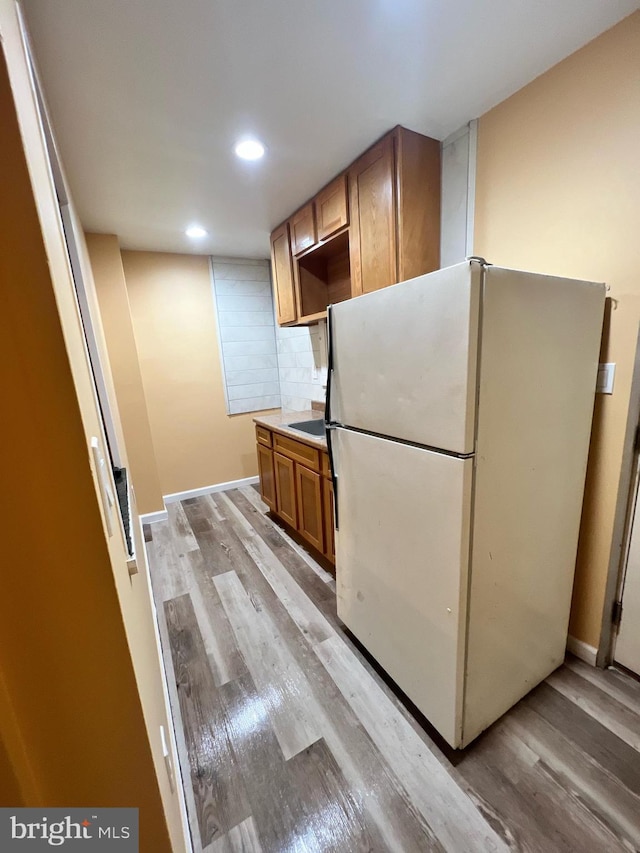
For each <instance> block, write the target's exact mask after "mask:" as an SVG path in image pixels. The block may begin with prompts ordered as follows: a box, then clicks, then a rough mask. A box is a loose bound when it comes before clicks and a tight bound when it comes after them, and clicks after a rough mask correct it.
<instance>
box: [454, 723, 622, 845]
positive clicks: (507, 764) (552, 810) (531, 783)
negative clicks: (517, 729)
mask: <svg viewBox="0 0 640 853" xmlns="http://www.w3.org/2000/svg"><path fill="white" fill-rule="evenodd" d="M458 770H459V771H460V772H461V773H462V774H463V775H464V777H465V778H466V779H467V780H468V781H469V782H470V783H471V784H472V786H473V788H474V790H475V791H477V792H479V793H480V794H481V795H482V796H483V798H484V799H485V801H487V802H489V803H490V804H491V806H492V808H493V809H494V810H495V812H496V813H497V814H498V815H500V817H501V819H502V820H508V821H509V823H510V826H511V827H512V830H513V833H514V837H515V838H514V840H515V848H516V849H517V850H522V851H526V853H550V851H558V853H576V851H581V853H601V851H604V850H607V851H610V853H614V851H618V853H621V851H623V850H625V849H626V848H625V847H624V846H622V845H621V843H620V841H619V839H618V838H617V837H616V836H615V835H614V834H613V833H612V832H610V831H609V830H608V829H607V828H606V827H605V826H603V825H602V824H601V823H600V822H599V821H598V820H597V818H595V817H594V816H593V815H592V814H590V813H589V812H588V811H587V810H586V809H584V807H583V805H582V803H581V802H580V800H579V799H578V798H576V797H575V796H573V794H572V793H571V792H570V791H567V790H566V789H564V788H563V787H562V785H561V784H560V782H559V781H558V780H557V779H556V778H554V776H553V774H551V773H549V772H548V769H547V768H546V767H545V766H544V764H543V763H542V762H541V761H540V759H539V756H538V755H537V754H536V753H535V752H534V751H533V750H531V749H530V748H529V747H528V746H527V744H525V743H524V742H522V741H521V740H520V739H519V738H517V737H515V736H514V734H513V732H512V731H510V730H509V729H508V727H506V726H505V725H504V721H500V722H498V723H497V724H496V725H494V726H493V727H492V728H491V729H490V730H489V731H487V732H486V733H485V734H484V735H483V736H482V737H481V738H479V739H478V740H477V741H476V742H475V743H474V744H473V745H472V746H471V747H470V748H469V749H468V750H466V752H465V754H464V756H463V758H462V761H461V762H460V764H459V765H458Z"/></svg>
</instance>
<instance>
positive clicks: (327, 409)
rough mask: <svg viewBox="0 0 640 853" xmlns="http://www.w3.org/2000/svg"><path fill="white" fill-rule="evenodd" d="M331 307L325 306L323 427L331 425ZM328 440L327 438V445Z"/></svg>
mask: <svg viewBox="0 0 640 853" xmlns="http://www.w3.org/2000/svg"><path fill="white" fill-rule="evenodd" d="M332 310H333V305H328V306H327V393H326V396H325V401H324V425H325V428H326V429H327V430H328V428H329V424H330V423H331V380H332V379H333V335H332V334H331V326H332ZM328 443H329V438H328V437H327V444H328Z"/></svg>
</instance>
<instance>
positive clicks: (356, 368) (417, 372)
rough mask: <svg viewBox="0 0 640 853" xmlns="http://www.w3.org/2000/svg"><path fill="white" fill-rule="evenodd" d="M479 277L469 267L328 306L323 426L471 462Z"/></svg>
mask: <svg viewBox="0 0 640 853" xmlns="http://www.w3.org/2000/svg"><path fill="white" fill-rule="evenodd" d="M482 271H483V267H482V265H481V264H479V263H478V262H475V261H473V262H465V263H463V264H458V265H457V266H454V267H449V268H448V269H444V270H438V271H437V272H433V273H429V274H428V275H423V276H420V277H418V278H414V279H411V280H410V281H406V282H402V283H400V284H396V285H394V286H392V287H387V288H384V289H383V290H378V291H376V292H375V293H368V294H365V295H364V296H359V297H357V298H355V299H351V300H348V301H346V302H341V303H340V304H338V305H334V306H332V310H331V322H330V335H331V338H330V347H331V356H330V364H331V366H332V367H333V370H332V371H331V373H330V376H329V382H330V387H329V389H328V394H327V397H328V399H329V400H330V410H329V411H328V412H327V414H328V416H329V419H330V420H332V421H334V422H337V423H340V424H344V425H345V426H350V427H355V428H357V429H362V430H366V431H368V432H374V433H377V434H379V435H383V436H390V437H392V438H398V439H401V440H404V441H411V442H415V443H417V444H422V445H426V446H428V447H434V448H438V449H442V450H447V451H450V452H452V453H458V454H468V453H472V452H473V445H474V436H475V402H476V359H477V349H478V312H479V305H480V287H481V281H482Z"/></svg>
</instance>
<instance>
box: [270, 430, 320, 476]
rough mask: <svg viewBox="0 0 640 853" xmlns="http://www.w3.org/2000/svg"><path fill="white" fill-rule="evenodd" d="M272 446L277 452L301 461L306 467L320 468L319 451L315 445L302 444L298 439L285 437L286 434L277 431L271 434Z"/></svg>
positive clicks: (317, 469) (316, 469)
mask: <svg viewBox="0 0 640 853" xmlns="http://www.w3.org/2000/svg"><path fill="white" fill-rule="evenodd" d="M273 446H274V447H275V449H276V450H277V451H278V453H282V454H283V455H284V456H288V457H289V458H290V459H295V460H296V462H302V464H303V465H306V466H307V468H311V469H312V470H313V471H319V470H320V452H319V451H318V450H316V449H315V447H309V445H308V444H302V442H300V441H295V439H293V438H287V436H286V435H280V434H279V433H277V432H276V433H274V434H273Z"/></svg>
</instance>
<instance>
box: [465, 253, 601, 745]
mask: <svg viewBox="0 0 640 853" xmlns="http://www.w3.org/2000/svg"><path fill="white" fill-rule="evenodd" d="M604 297H605V293H604V285H596V284H592V283H588V282H577V281H571V280H568V279H561V278H552V277H549V276H541V275H532V274H527V273H522V272H514V271H512V270H504V269H499V268H496V267H489V268H488V269H487V271H486V274H485V285H484V299H483V322H482V338H481V352H480V383H479V407H478V433H477V447H476V489H475V505H474V523H473V555H472V569H471V583H470V596H469V601H470V609H469V629H468V645H467V682H466V694H465V717H464V723H463V727H464V728H463V739H464V742H465V744H466V743H468V742H469V741H470V740H472V739H473V738H474V737H475V736H476V735H477V734H479V732H481V731H482V730H483V729H484V728H486V727H487V726H488V725H490V724H491V723H492V722H493V721H494V720H496V719H497V718H498V717H499V716H500V715H501V714H502V713H504V712H505V711H506V710H507V709H508V708H510V707H511V706H512V705H513V704H514V703H515V702H517V701H518V699H520V698H521V697H522V696H524V695H525V694H526V693H527V692H528V691H529V690H531V688H533V687H534V686H535V685H536V684H537V683H538V682H540V681H541V680H542V679H543V678H545V677H546V676H547V675H548V674H549V673H550V672H552V671H553V670H554V669H555V668H556V667H557V666H559V665H560V663H562V660H563V657H564V651H565V645H566V639H567V626H568V622H569V609H570V605H571V590H572V586H573V573H574V568H575V560H576V550H577V544H578V532H579V526H580V515H581V510H582V497H583V490H584V480H585V472H586V466H587V455H588V450H589V439H590V432H591V418H592V414H593V404H594V391H595V383H596V375H597V369H598V354H599V348H600V337H601V330H602V318H603V311H604Z"/></svg>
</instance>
